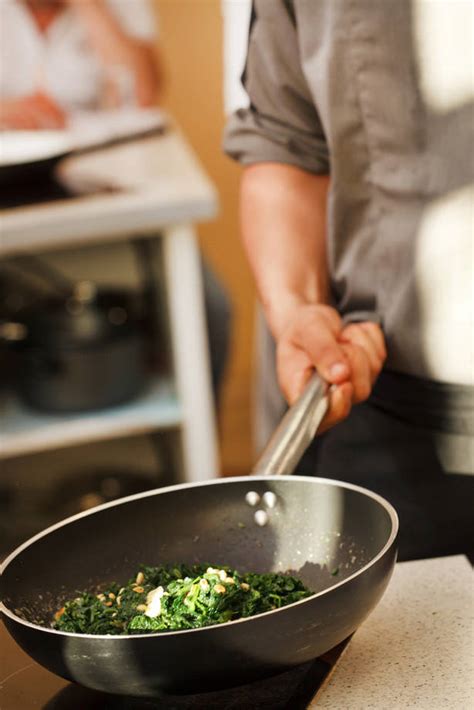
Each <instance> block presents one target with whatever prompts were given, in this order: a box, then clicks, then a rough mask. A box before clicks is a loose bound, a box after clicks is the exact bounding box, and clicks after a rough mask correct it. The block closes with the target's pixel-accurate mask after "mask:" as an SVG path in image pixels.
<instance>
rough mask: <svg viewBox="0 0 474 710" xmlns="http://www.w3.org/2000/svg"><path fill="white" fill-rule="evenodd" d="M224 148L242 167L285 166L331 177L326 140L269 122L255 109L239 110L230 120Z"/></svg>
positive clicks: (268, 119) (285, 125)
mask: <svg viewBox="0 0 474 710" xmlns="http://www.w3.org/2000/svg"><path fill="white" fill-rule="evenodd" d="M223 148H224V151H225V153H227V155H229V156H230V157H231V158H233V159H234V160H237V161H238V162H240V163H242V165H251V164H253V163H261V162H275V163H285V164H287V165H294V166H296V167H298V168H301V169H302V170H306V171H307V172H311V173H315V174H317V175H327V174H329V167H330V166H329V151H328V146H327V143H326V140H325V138H324V136H320V135H318V134H314V133H309V132H306V131H301V130H299V129H296V128H294V127H292V126H288V125H287V124H285V123H281V122H279V121H276V120H275V119H272V118H267V117H265V116H262V115H261V114H257V113H256V111H255V110H253V109H252V108H248V109H239V110H238V111H236V113H235V114H233V116H231V118H230V119H229V121H228V124H227V127H226V130H225V134H224V143H223Z"/></svg>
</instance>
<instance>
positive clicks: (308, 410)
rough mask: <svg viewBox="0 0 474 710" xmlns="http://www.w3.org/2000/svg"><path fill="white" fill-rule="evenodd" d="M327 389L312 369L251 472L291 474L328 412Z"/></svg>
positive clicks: (254, 473) (258, 473)
mask: <svg viewBox="0 0 474 710" xmlns="http://www.w3.org/2000/svg"><path fill="white" fill-rule="evenodd" d="M328 389H329V387H328V385H327V383H326V382H325V381H324V380H323V379H322V378H321V377H320V376H319V375H318V373H317V372H314V374H313V375H312V376H311V379H310V380H309V382H308V384H307V385H306V387H305V389H304V390H303V393H302V394H301V395H300V396H299V398H298V399H297V400H296V402H295V403H294V404H293V405H292V406H291V407H290V408H289V409H288V411H287V412H286V414H285V416H284V417H283V419H282V420H281V422H280V424H279V425H278V427H277V428H276V430H275V431H274V433H273V435H272V437H271V439H270V441H269V442H268V444H267V445H266V447H265V449H264V451H263V453H262V455H261V456H260V458H259V460H258V461H257V463H256V464H255V466H254V467H253V469H252V471H251V475H253V476H256V475H261V474H268V475H272V476H274V475H279V474H287V475H288V474H290V473H293V471H294V470H295V468H296V466H297V465H298V462H299V461H300V459H301V457H302V456H303V454H304V452H305V451H306V449H307V448H308V446H309V445H310V443H311V441H312V440H313V439H314V436H315V434H316V432H317V430H318V427H319V425H320V424H321V421H322V419H323V417H324V415H325V414H326V412H327V408H328V397H327V393H328Z"/></svg>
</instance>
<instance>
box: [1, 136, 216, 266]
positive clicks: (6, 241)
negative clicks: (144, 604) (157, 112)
mask: <svg viewBox="0 0 474 710" xmlns="http://www.w3.org/2000/svg"><path fill="white" fill-rule="evenodd" d="M60 171H61V173H64V175H65V176H66V177H67V178H68V179H69V180H72V181H73V182H77V181H80V182H86V183H87V182H88V181H91V180H92V181H93V182H94V183H98V184H103V185H106V186H109V187H114V188H118V190H119V191H117V192H114V193H103V194H96V195H90V196H83V197H75V198H73V199H66V200H59V201H56V202H48V203H44V204H40V205H32V206H27V207H15V208H11V209H4V210H1V212H0V256H6V255H9V254H13V253H19V252H21V251H25V250H27V251H34V250H37V249H53V248H58V247H65V246H68V245H69V244H75V245H80V244H84V243H90V242H93V241H99V240H100V241H104V240H106V239H114V240H117V239H119V238H121V237H122V238H127V237H130V235H131V234H144V233H153V232H155V233H156V232H157V231H158V230H160V229H162V228H164V227H166V226H169V225H173V224H180V223H187V222H195V221H200V220H206V219H211V218H212V217H214V216H215V214H216V212H217V193H216V191H215V189H214V187H213V185H212V183H211V182H210V181H209V179H208V178H207V176H206V174H205V173H204V171H203V169H202V168H201V166H200V164H199V162H198V161H197V159H196V157H195V155H194V153H193V151H192V150H191V149H190V147H189V146H188V144H187V143H186V141H185V139H184V138H183V136H182V135H181V133H180V132H179V131H178V130H177V129H176V128H174V127H172V126H171V127H170V128H169V129H168V130H167V131H166V132H165V133H164V134H163V135H161V136H156V137H150V138H146V139H141V140H138V141H133V142H130V143H125V144H122V145H117V146H115V147H113V148H108V149H106V150H101V151H97V152H94V153H89V154H86V155H83V156H81V157H76V158H70V159H67V160H65V161H64V162H63V164H62V165H61V166H60Z"/></svg>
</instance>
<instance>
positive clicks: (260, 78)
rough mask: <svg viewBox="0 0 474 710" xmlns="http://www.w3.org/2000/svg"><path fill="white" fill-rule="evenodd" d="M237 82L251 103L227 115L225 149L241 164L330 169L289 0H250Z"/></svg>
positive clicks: (327, 171) (313, 171)
mask: <svg viewBox="0 0 474 710" xmlns="http://www.w3.org/2000/svg"><path fill="white" fill-rule="evenodd" d="M242 82H243V85H244V87H245V90H246V91H247V93H248V95H249V98H250V106H249V107H248V108H246V109H239V110H238V111H236V112H235V113H234V114H233V115H232V116H231V118H230V119H229V122H228V124H227V127H226V130H225V134H224V150H225V152H226V153H227V154H228V155H229V156H230V157H232V158H234V159H235V160H238V161H239V162H240V163H242V164H243V165H251V164H253V163H260V162H277V163H286V164H289V165H295V166H296V167H299V168H302V169H303V170H307V171H309V172H312V173H316V174H327V173H329V151H328V146H327V141H326V138H325V135H324V131H323V127H322V125H321V121H320V119H319V116H318V113H317V110H316V107H315V105H314V102H313V100H312V97H311V93H310V91H309V88H308V85H307V83H306V80H305V77H304V74H303V71H302V68H301V63H300V57H299V49H298V37H297V30H296V26H295V22H294V18H293V16H292V13H291V4H290V3H289V2H287V1H284V0H272V2H268V1H266V0H262V1H261V2H259V1H258V0H255V2H254V6H253V13H252V21H251V26H250V32H249V45H248V53H247V62H246V66H245V71H244V74H243V77H242Z"/></svg>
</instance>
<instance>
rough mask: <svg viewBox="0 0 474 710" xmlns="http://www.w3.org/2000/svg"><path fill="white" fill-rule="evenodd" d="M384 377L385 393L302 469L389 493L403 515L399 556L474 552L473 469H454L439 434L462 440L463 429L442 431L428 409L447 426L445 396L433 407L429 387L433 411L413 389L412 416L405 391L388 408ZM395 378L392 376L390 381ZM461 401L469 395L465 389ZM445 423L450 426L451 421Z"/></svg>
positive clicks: (314, 448)
mask: <svg viewBox="0 0 474 710" xmlns="http://www.w3.org/2000/svg"><path fill="white" fill-rule="evenodd" d="M390 377H391V376H390V375H389V379H390ZM404 377H405V376H402V379H401V381H400V380H399V379H398V376H396V382H397V383H398V385H399V387H398V388H397V392H398V393H400V392H402V391H403V386H404V384H406V380H405V379H404ZM392 379H393V378H392ZM383 380H384V377H382V385H383V386H382V388H381V389H382V391H381V392H380V391H378V390H377V389H376V391H375V393H374V397H373V398H372V399H371V400H369V401H368V402H366V403H364V404H360V405H358V406H356V407H354V409H353V410H352V412H351V414H350V416H349V417H348V419H347V420H346V421H344V422H342V423H341V424H339V425H338V426H336V427H334V428H333V429H331V430H330V431H328V432H327V433H325V434H323V435H321V436H319V437H317V438H316V439H315V441H314V442H313V444H312V445H311V447H310V448H309V450H308V451H307V453H306V454H305V456H304V457H303V459H302V461H301V463H300V466H299V467H298V470H297V473H300V474H304V475H314V476H322V477H326V478H332V479H337V480H341V481H348V482H351V483H355V484H357V485H361V486H364V487H366V488H370V489H371V490H373V491H375V492H376V493H379V494H380V495H382V496H383V497H384V498H386V499H387V500H389V501H390V502H391V503H392V505H393V506H394V507H395V508H396V510H397V512H398V515H399V518H400V536H399V559H400V560H410V559H419V558H423V557H436V556H443V555H451V554H460V553H463V554H468V555H471V554H472V551H473V550H474V514H473V513H474V476H471V475H466V474H465V473H463V474H460V473H458V472H456V470H453V469H452V468H451V470H450V466H449V463H446V461H445V457H443V456H440V446H439V438H440V437H443V441H444V443H445V444H446V436H448V439H449V435H450V434H452V437H453V441H456V436H457V434H456V433H455V432H454V431H452V427H451V431H448V432H446V430H445V431H444V432H441V431H440V430H439V429H437V428H436V427H437V424H438V423H439V422H436V421H435V420H433V416H431V417H430V413H431V415H433V412H436V411H439V412H442V416H443V422H441V424H442V425H443V426H444V427H445V428H446V425H447V422H446V417H447V410H446V408H445V407H444V404H446V401H441V399H442V398H441V399H440V397H438V398H437V403H438V406H433V404H434V400H436V396H435V393H433V392H431V393H430V395H429V396H428V397H427V402H426V405H427V409H428V410H429V411H427V412H426V416H423V413H422V411H421V410H422V409H423V408H422V407H420V401H421V400H422V399H423V396H422V393H420V392H419V391H418V392H415V393H414V395H413V396H414V399H415V400H416V402H417V410H416V417H415V419H416V421H414V420H413V417H410V412H412V411H413V407H411V406H410V402H409V401H407V398H406V397H405V398H403V397H402V399H405V401H407V408H406V409H405V410H404V409H403V407H401V408H400V407H397V402H395V403H394V402H393V399H394V398H395V399H396V397H394V398H391V399H390V402H388V406H387V407H386V408H385V407H384V406H383V402H384V397H386V395H387V391H386V384H387V383H386V382H383ZM390 384H393V382H392V383H390V381H389V385H390ZM409 384H410V388H409V391H410V392H413V388H412V386H411V385H412V384H413V383H411V382H410V383H409ZM400 387H401V389H400ZM379 389H380V388H379ZM438 394H439V393H438ZM464 395H465V393H464ZM464 395H463V396H464ZM408 399H409V398H408ZM463 402H464V404H465V402H466V398H465V396H464V398H463ZM451 404H452V402H451ZM394 409H396V410H397V411H394ZM468 409H469V408H468ZM453 411H454V416H453V417H452V418H451V420H450V421H451V422H453V421H455V420H456V417H458V418H459V416H460V415H459V407H458V408H454V409H453ZM464 412H466V407H464ZM448 419H449V417H448ZM468 419H469V417H467V418H466V417H464V419H463V422H464V424H463V423H461V425H460V429H462V430H464V431H463V433H464V439H465V437H466V435H467V436H470V435H469V433H468V432H467V434H466V421H468ZM427 423H428V424H429V426H427ZM455 425H456V426H457V425H458V423H456V422H455ZM447 429H450V426H449V424H448V426H447ZM471 442H472V439H471ZM454 445H455V444H454ZM467 451H472V448H470V449H469V448H468V449H467ZM466 455H467V456H469V453H468V454H466ZM471 463H472V465H473V466H474V462H469V461H464V464H465V465H464V466H463V470H466V469H467V468H469V466H470V465H471ZM466 464H467V466H466ZM471 470H472V469H471Z"/></svg>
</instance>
